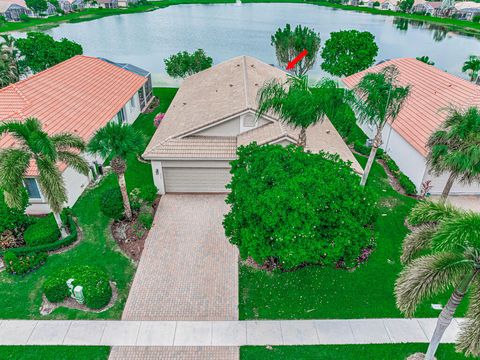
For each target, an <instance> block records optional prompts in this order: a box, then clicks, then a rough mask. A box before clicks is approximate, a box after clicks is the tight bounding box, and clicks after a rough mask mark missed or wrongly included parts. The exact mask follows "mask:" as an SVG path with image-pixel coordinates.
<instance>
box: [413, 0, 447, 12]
mask: <svg viewBox="0 0 480 360" xmlns="http://www.w3.org/2000/svg"><path fill="white" fill-rule="evenodd" d="M441 8H442V2H441V1H435V2H433V1H431V2H423V3H420V4H415V5H414V6H413V8H412V12H415V13H422V14H428V15H431V16H434V15H436V14H437V13H438V12H439V11H440V10H441Z"/></svg>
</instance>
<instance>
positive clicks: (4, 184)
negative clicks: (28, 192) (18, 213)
mask: <svg viewBox="0 0 480 360" xmlns="http://www.w3.org/2000/svg"><path fill="white" fill-rule="evenodd" d="M29 164H30V154H29V153H28V152H27V151H24V150H22V149H5V150H1V151H0V188H2V189H3V190H4V193H5V202H6V203H7V205H8V206H9V207H11V208H17V209H19V208H21V207H22V204H23V195H22V188H23V177H24V175H25V172H26V171H27V168H28V166H29Z"/></svg>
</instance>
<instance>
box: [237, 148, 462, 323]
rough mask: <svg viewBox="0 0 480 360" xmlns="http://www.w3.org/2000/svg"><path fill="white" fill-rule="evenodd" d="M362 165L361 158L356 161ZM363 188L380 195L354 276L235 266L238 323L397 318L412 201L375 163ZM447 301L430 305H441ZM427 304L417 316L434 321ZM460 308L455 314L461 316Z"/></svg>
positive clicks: (329, 270)
mask: <svg viewBox="0 0 480 360" xmlns="http://www.w3.org/2000/svg"><path fill="white" fill-rule="evenodd" d="M358 160H359V161H360V163H361V164H362V165H364V164H365V163H366V159H365V158H363V157H359V158H358ZM367 186H369V187H372V188H374V189H376V192H377V193H378V195H379V196H380V198H381V199H380V202H379V208H380V215H379V217H378V220H377V222H376V224H375V232H376V244H377V245H376V248H375V250H374V252H373V253H372V255H371V256H370V258H369V260H368V261H367V262H366V263H365V264H362V265H361V266H360V267H359V268H358V269H356V270H355V271H346V270H340V269H334V268H326V267H325V268H322V267H318V266H308V267H305V268H303V269H300V270H297V271H293V272H284V273H282V272H278V271H276V272H272V273H268V272H265V271H260V270H255V269H252V268H251V267H248V266H241V267H240V275H239V313H240V318H241V319H326V318H330V319H334V318H337V319H349V318H377V317H378V318H382V317H401V316H402V315H401V314H400V312H399V311H398V310H397V308H396V306H395V298H394V296H393V289H394V283H395V280H396V278H397V276H398V273H399V272H400V270H401V269H402V266H401V264H400V261H399V257H400V248H401V243H402V240H403V238H404V237H405V235H406V234H407V228H406V227H405V226H404V219H405V217H406V216H407V214H408V213H409V211H410V209H411V208H412V207H413V206H414V205H415V203H416V200H414V199H411V198H408V197H405V196H403V195H400V194H398V193H397V192H396V191H395V190H394V189H392V188H391V187H390V185H389V184H388V180H387V176H386V174H385V171H384V170H383V168H382V167H381V166H380V165H378V164H374V166H373V168H372V172H371V174H370V179H369V182H368V184H367ZM445 299H446V296H441V297H438V298H435V299H432V301H435V302H441V303H443V304H444V303H445ZM430 304H431V302H428V301H427V302H425V303H424V304H422V305H421V306H420V307H419V309H418V311H417V313H416V316H418V317H436V316H438V312H437V311H435V310H433V309H431V306H430ZM465 306H466V304H465V303H462V304H461V307H460V309H459V311H458V313H457V315H458V314H462V313H463V312H464V310H465Z"/></svg>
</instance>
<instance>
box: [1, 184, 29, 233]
mask: <svg viewBox="0 0 480 360" xmlns="http://www.w3.org/2000/svg"><path fill="white" fill-rule="evenodd" d="M27 205H28V195H27V191H26V190H25V191H23V196H22V205H21V207H20V208H19V209H15V208H14V209H12V208H9V207H8V205H7V204H6V203H5V198H4V194H3V190H1V189H0V234H1V233H3V232H5V231H7V230H10V231H12V232H13V233H14V234H19V233H21V232H23V230H24V229H25V228H26V227H27V226H28V225H30V224H31V223H32V222H33V219H32V218H31V217H29V216H27V215H25V209H26V208H27Z"/></svg>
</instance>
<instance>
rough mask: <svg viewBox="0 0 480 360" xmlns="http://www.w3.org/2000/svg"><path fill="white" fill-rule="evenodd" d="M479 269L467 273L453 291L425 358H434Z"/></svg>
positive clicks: (439, 318) (429, 359)
mask: <svg viewBox="0 0 480 360" xmlns="http://www.w3.org/2000/svg"><path fill="white" fill-rule="evenodd" d="M477 272H478V270H474V271H472V273H471V274H469V275H466V276H465V277H464V278H463V279H462V281H461V282H460V284H459V285H458V287H457V288H456V289H455V291H454V292H453V294H452V296H451V297H450V299H449V300H448V302H447V305H445V307H444V308H443V310H442V312H441V313H440V316H439V317H438V321H437V326H436V327H435V331H434V332H433V335H432V339H431V340H430V344H429V345H428V350H427V353H426V355H425V360H433V359H434V356H435V353H436V351H437V348H438V345H439V344H440V340H441V339H442V337H443V334H444V333H445V330H447V327H448V325H450V323H451V322H452V320H453V314H455V310H457V307H458V305H459V304H460V302H461V301H462V300H463V298H464V296H465V294H466V293H467V291H468V288H469V286H470V283H471V282H472V280H473V278H474V277H475V275H476V274H477Z"/></svg>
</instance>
